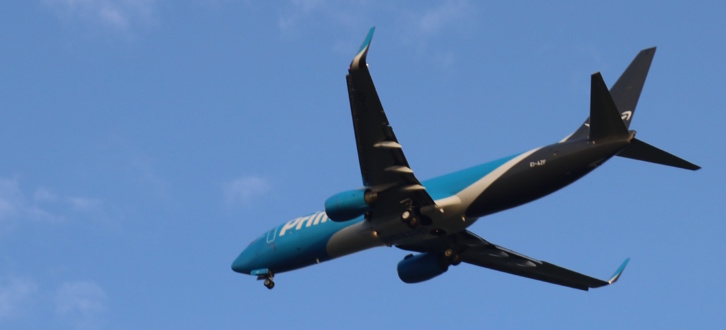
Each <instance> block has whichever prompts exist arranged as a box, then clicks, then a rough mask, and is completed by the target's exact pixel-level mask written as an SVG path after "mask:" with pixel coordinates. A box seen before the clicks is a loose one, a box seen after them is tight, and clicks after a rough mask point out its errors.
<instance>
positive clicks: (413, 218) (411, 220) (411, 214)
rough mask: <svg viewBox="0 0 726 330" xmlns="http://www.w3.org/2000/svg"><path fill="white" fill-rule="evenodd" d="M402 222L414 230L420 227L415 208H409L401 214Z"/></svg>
mask: <svg viewBox="0 0 726 330" xmlns="http://www.w3.org/2000/svg"><path fill="white" fill-rule="evenodd" d="M401 221H403V223H405V224H407V225H408V226H409V227H411V228H413V227H416V226H418V224H419V221H420V220H419V217H418V216H417V215H416V212H415V211H414V210H413V208H409V209H406V210H405V211H403V213H401Z"/></svg>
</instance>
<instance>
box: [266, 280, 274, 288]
mask: <svg viewBox="0 0 726 330" xmlns="http://www.w3.org/2000/svg"><path fill="white" fill-rule="evenodd" d="M265 286H266V287H267V288H268V289H270V290H272V288H274V287H275V281H273V280H272V279H270V278H268V279H266V280H265Z"/></svg>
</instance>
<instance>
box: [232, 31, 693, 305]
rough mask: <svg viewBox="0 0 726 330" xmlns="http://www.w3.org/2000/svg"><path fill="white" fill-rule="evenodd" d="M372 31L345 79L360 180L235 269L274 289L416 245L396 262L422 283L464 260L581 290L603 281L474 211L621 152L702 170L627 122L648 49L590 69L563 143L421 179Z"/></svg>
mask: <svg viewBox="0 0 726 330" xmlns="http://www.w3.org/2000/svg"><path fill="white" fill-rule="evenodd" d="M374 31H375V27H373V28H371V29H370V31H369V32H368V35H367V37H366V38H365V40H364V42H363V44H362V45H361V47H360V49H359V51H358V53H357V54H356V55H355V57H354V58H353V61H352V62H351V63H350V67H349V69H348V75H347V76H346V79H347V84H348V96H349V99H350V108H351V114H352V117H353V128H354V131H355V141H356V145H357V150H358V160H359V163H360V171H361V177H362V179H363V187H361V188H357V189H353V190H349V191H344V192H341V193H337V194H335V195H333V196H331V197H330V198H328V199H327V200H326V201H325V208H324V211H319V212H315V213H312V214H308V215H305V216H302V217H298V218H295V219H292V220H290V221H287V222H286V223H284V224H281V225H279V226H277V227H275V228H272V229H270V230H269V231H268V232H266V233H264V234H262V235H261V236H259V237H257V238H256V239H254V240H253V241H252V242H251V243H250V244H249V246H247V248H246V249H244V251H242V252H241V253H240V254H239V256H238V257H237V258H236V259H235V260H234V262H233V263H232V270H234V271H235V272H238V273H243V274H249V275H252V276H257V279H258V280H264V285H265V286H266V287H267V288H268V289H272V288H273V287H274V286H275V282H274V275H275V274H279V273H282V272H287V271H291V270H295V269H299V268H302V267H306V266H310V265H314V264H318V263H321V262H324V261H328V260H331V259H335V258H338V257H342V256H345V255H348V254H351V253H355V252H359V251H363V250H366V249H369V248H373V247H378V246H389V247H390V246H395V247H397V248H399V249H402V250H405V251H409V252H412V253H410V254H408V255H406V256H405V257H404V258H403V260H401V261H400V262H399V263H398V266H397V271H398V276H399V278H400V279H401V280H402V281H403V282H405V283H418V282H422V281H426V280H429V279H432V278H434V277H436V276H439V275H441V274H443V273H444V272H446V271H447V270H448V269H449V268H450V266H456V265H459V264H460V263H461V262H464V263H467V264H471V265H476V266H481V267H486V268H490V269H494V270H498V271H501V272H505V273H510V274H514V275H519V276H523V277H527V278H530V279H535V280H540V281H544V282H549V283H553V284H558V285H562V286H566V287H571V288H575V289H580V290H585V291H587V290H589V289H590V288H599V287H602V286H606V285H610V284H613V283H615V281H617V280H618V278H620V275H621V274H622V273H623V270H624V269H625V266H626V265H627V264H628V262H629V260H630V258H628V259H626V260H625V261H624V262H623V263H622V264H621V265H620V267H619V268H618V269H617V271H616V272H615V273H614V274H613V276H612V277H610V278H609V279H607V280H601V279H598V278H593V277H590V276H587V275H583V274H580V273H578V272H575V271H572V270H569V269H566V268H563V267H560V266H556V265H553V264H551V263H548V262H546V261H541V260H537V259H534V258H531V257H528V256H525V255H523V254H521V253H518V252H515V251H512V250H509V249H507V248H504V247H502V246H499V245H496V244H494V243H491V242H489V241H487V240H485V239H483V238H481V237H479V236H477V235H476V234H474V233H473V232H471V231H468V230H467V227H469V226H471V225H472V224H473V223H474V222H475V221H477V219H479V218H481V217H484V216H487V215H490V214H493V213H497V212H500V211H503V210H506V209H510V208H513V207H516V206H519V205H522V204H525V203H528V202H531V201H533V200H536V199H539V198H541V197H543V196H546V195H548V194H550V193H553V192H555V191H557V190H559V189H561V188H563V187H565V186H567V185H569V184H571V183H573V182H575V181H577V180H578V179H580V178H581V177H583V176H584V175H586V174H588V173H590V172H591V171H592V170H594V169H595V168H597V167H599V166H600V165H602V164H603V163H604V162H605V161H607V160H609V159H610V158H612V157H613V156H620V157H625V158H631V159H635V160H641V161H646V162H651V163H657V164H662V165H668V166H673V167H678V168H683V169H688V170H694V171H695V170H698V169H700V167H699V166H697V165H694V164H692V163H690V162H688V161H686V160H683V159H681V158H679V157H677V156H674V155H672V154H670V153H668V152H665V151H663V150H660V149H658V148H656V147H654V146H651V145H649V144H647V143H645V142H643V141H641V140H639V139H637V138H636V137H635V131H634V130H629V126H630V122H631V120H632V119H633V113H634V111H635V106H636V105H637V103H638V99H639V97H640V93H641V90H642V88H643V84H644V83H645V79H646V76H647V74H648V71H649V69H650V64H651V62H652V60H653V56H654V54H655V47H653V48H648V49H645V50H642V51H641V52H640V53H638V55H637V56H636V57H635V59H634V60H633V61H632V62H631V63H630V65H629V66H628V68H627V69H626V70H625V72H624V73H623V74H622V75H621V76H620V78H619V79H618V80H617V82H616V83H615V85H613V86H612V88H610V89H609V90H608V88H607V86H606V85H605V82H604V81H603V78H602V76H601V75H600V73H599V72H598V73H595V74H592V76H591V91H590V116H589V118H587V120H585V122H584V123H583V124H582V125H581V126H579V127H578V128H577V130H575V131H574V132H573V133H572V134H570V135H568V136H567V137H565V138H564V139H562V140H561V141H559V142H557V143H554V144H551V145H548V146H544V147H540V148H535V149H532V150H529V151H526V152H523V153H518V154H514V155H511V156H507V157H504V158H499V159H497V160H494V161H491V162H488V163H484V164H481V165H476V166H473V167H469V168H466V169H463V170H460V171H457V172H453V173H450V174H446V175H442V176H439V177H435V178H432V179H429V180H427V181H423V182H421V181H419V180H418V179H417V178H416V176H415V175H414V173H413V170H412V169H411V166H409V164H408V161H406V157H405V155H404V153H403V149H402V148H401V145H400V144H399V143H398V140H397V139H396V135H395V134H394V132H393V128H392V127H391V126H390V124H389V122H388V119H387V117H386V114H385V112H384V111H383V106H382V105H381V101H380V99H379V98H378V94H377V92H376V88H375V86H374V84H373V80H372V78H371V75H370V72H369V71H368V64H367V63H366V57H367V55H368V50H369V48H370V45H371V40H372V38H373V32H374Z"/></svg>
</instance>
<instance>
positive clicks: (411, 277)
mask: <svg viewBox="0 0 726 330" xmlns="http://www.w3.org/2000/svg"><path fill="white" fill-rule="evenodd" d="M448 269H449V264H448V263H444V262H441V260H440V258H439V256H437V255H436V254H431V253H421V254H417V255H415V256H414V255H413V254H409V255H407V256H406V257H404V258H403V260H401V261H400V262H399V263H398V277H399V278H401V281H404V282H406V283H418V282H423V281H427V280H430V279H432V278H434V277H436V276H439V275H441V274H443V273H444V272H446V271H447V270H448Z"/></svg>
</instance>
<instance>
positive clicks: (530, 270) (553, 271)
mask: <svg viewBox="0 0 726 330" xmlns="http://www.w3.org/2000/svg"><path fill="white" fill-rule="evenodd" d="M397 247H399V248H401V249H404V250H409V251H416V252H428V253H441V252H442V251H444V249H447V248H449V247H454V248H455V249H456V250H457V251H459V257H460V260H461V261H463V262H465V263H468V264H472V265H477V266H481V267H486V268H490V269H494V270H498V271H501V272H505V273H509V274H514V275H519V276H523V277H527V278H531V279H535V280H539V281H544V282H549V283H553V284H558V285H563V286H567V287H570V288H575V289H580V290H585V291H587V290H589V289H590V288H599V287H602V286H606V285H610V284H613V283H615V282H616V281H617V280H618V278H620V275H621V274H622V273H623V270H625V266H626V265H627V264H628V262H629V261H630V259H629V258H628V259H626V260H625V262H623V263H622V264H621V265H620V268H618V270H617V271H616V272H615V274H613V276H612V277H610V279H608V280H607V281H605V280H600V279H597V278H594V277H590V276H587V275H583V274H580V273H578V272H575V271H572V270H569V269H566V268H562V267H560V266H556V265H553V264H551V263H548V262H546V261H541V260H537V259H534V258H531V257H528V256H525V255H523V254H521V253H518V252H515V251H512V250H509V249H507V248H504V247H501V246H498V245H495V244H492V243H489V242H487V241H486V240H484V239H483V238H481V237H479V236H477V235H476V234H474V233H472V232H470V231H468V230H465V231H462V232H459V233H456V234H453V235H451V236H449V237H447V238H446V239H443V238H436V239H432V240H429V241H424V242H420V243H417V244H408V245H399V246H397Z"/></svg>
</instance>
